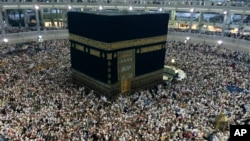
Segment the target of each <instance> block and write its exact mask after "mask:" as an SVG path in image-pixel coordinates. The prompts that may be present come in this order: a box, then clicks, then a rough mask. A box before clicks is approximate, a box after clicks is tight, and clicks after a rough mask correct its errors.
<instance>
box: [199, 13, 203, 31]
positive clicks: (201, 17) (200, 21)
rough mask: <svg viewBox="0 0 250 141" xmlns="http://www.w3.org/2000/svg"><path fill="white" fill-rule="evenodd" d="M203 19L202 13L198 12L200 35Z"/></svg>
mask: <svg viewBox="0 0 250 141" xmlns="http://www.w3.org/2000/svg"><path fill="white" fill-rule="evenodd" d="M203 19H204V13H203V12H200V16H199V33H201V29H202V26H203Z"/></svg>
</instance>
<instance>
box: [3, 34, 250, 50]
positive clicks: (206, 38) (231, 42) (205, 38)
mask: <svg viewBox="0 0 250 141" xmlns="http://www.w3.org/2000/svg"><path fill="white" fill-rule="evenodd" d="M38 35H39V34H38V32H37V31H32V32H20V33H11V34H6V36H5V38H7V39H8V44H13V43H22V42H30V41H37V42H38ZM40 35H42V38H43V40H55V39H68V36H69V34H68V30H45V31H41V34H40ZM188 36H189V37H190V39H189V40H188V42H189V43H207V44H210V45H217V44H218V42H217V41H218V40H219V39H221V38H220V36H214V35H206V34H196V33H191V34H189V33H188V32H173V31H169V32H168V37H167V40H177V41H185V40H187V39H186V37H188ZM3 38H4V37H3V36H2V34H0V39H1V41H0V43H1V44H4V42H3ZM221 40H222V41H223V44H222V46H225V47H229V48H232V49H235V50H238V49H240V50H244V51H249V52H250V46H249V43H250V41H247V40H242V39H237V38H228V37H224V38H222V39H221Z"/></svg>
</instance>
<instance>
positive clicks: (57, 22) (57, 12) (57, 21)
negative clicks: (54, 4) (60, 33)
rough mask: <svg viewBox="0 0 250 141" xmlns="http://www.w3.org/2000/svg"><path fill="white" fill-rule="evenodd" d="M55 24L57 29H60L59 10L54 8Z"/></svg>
mask: <svg viewBox="0 0 250 141" xmlns="http://www.w3.org/2000/svg"><path fill="white" fill-rule="evenodd" d="M56 24H57V28H58V27H60V20H59V9H58V8H56Z"/></svg>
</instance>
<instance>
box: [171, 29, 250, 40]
mask: <svg viewBox="0 0 250 141" xmlns="http://www.w3.org/2000/svg"><path fill="white" fill-rule="evenodd" d="M168 31H171V32H189V29H179V28H169V29H168ZM191 33H195V34H201V35H211V36H218V37H220V36H221V34H222V32H221V31H199V30H191ZM224 37H227V38H234V39H240V40H248V41H250V32H247V33H246V34H244V33H231V32H224Z"/></svg>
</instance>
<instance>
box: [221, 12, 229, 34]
mask: <svg viewBox="0 0 250 141" xmlns="http://www.w3.org/2000/svg"><path fill="white" fill-rule="evenodd" d="M223 14H224V20H223V24H222V32H221V38H224V34H225V29H226V24H227V23H228V18H229V19H230V14H229V11H224V12H223Z"/></svg>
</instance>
